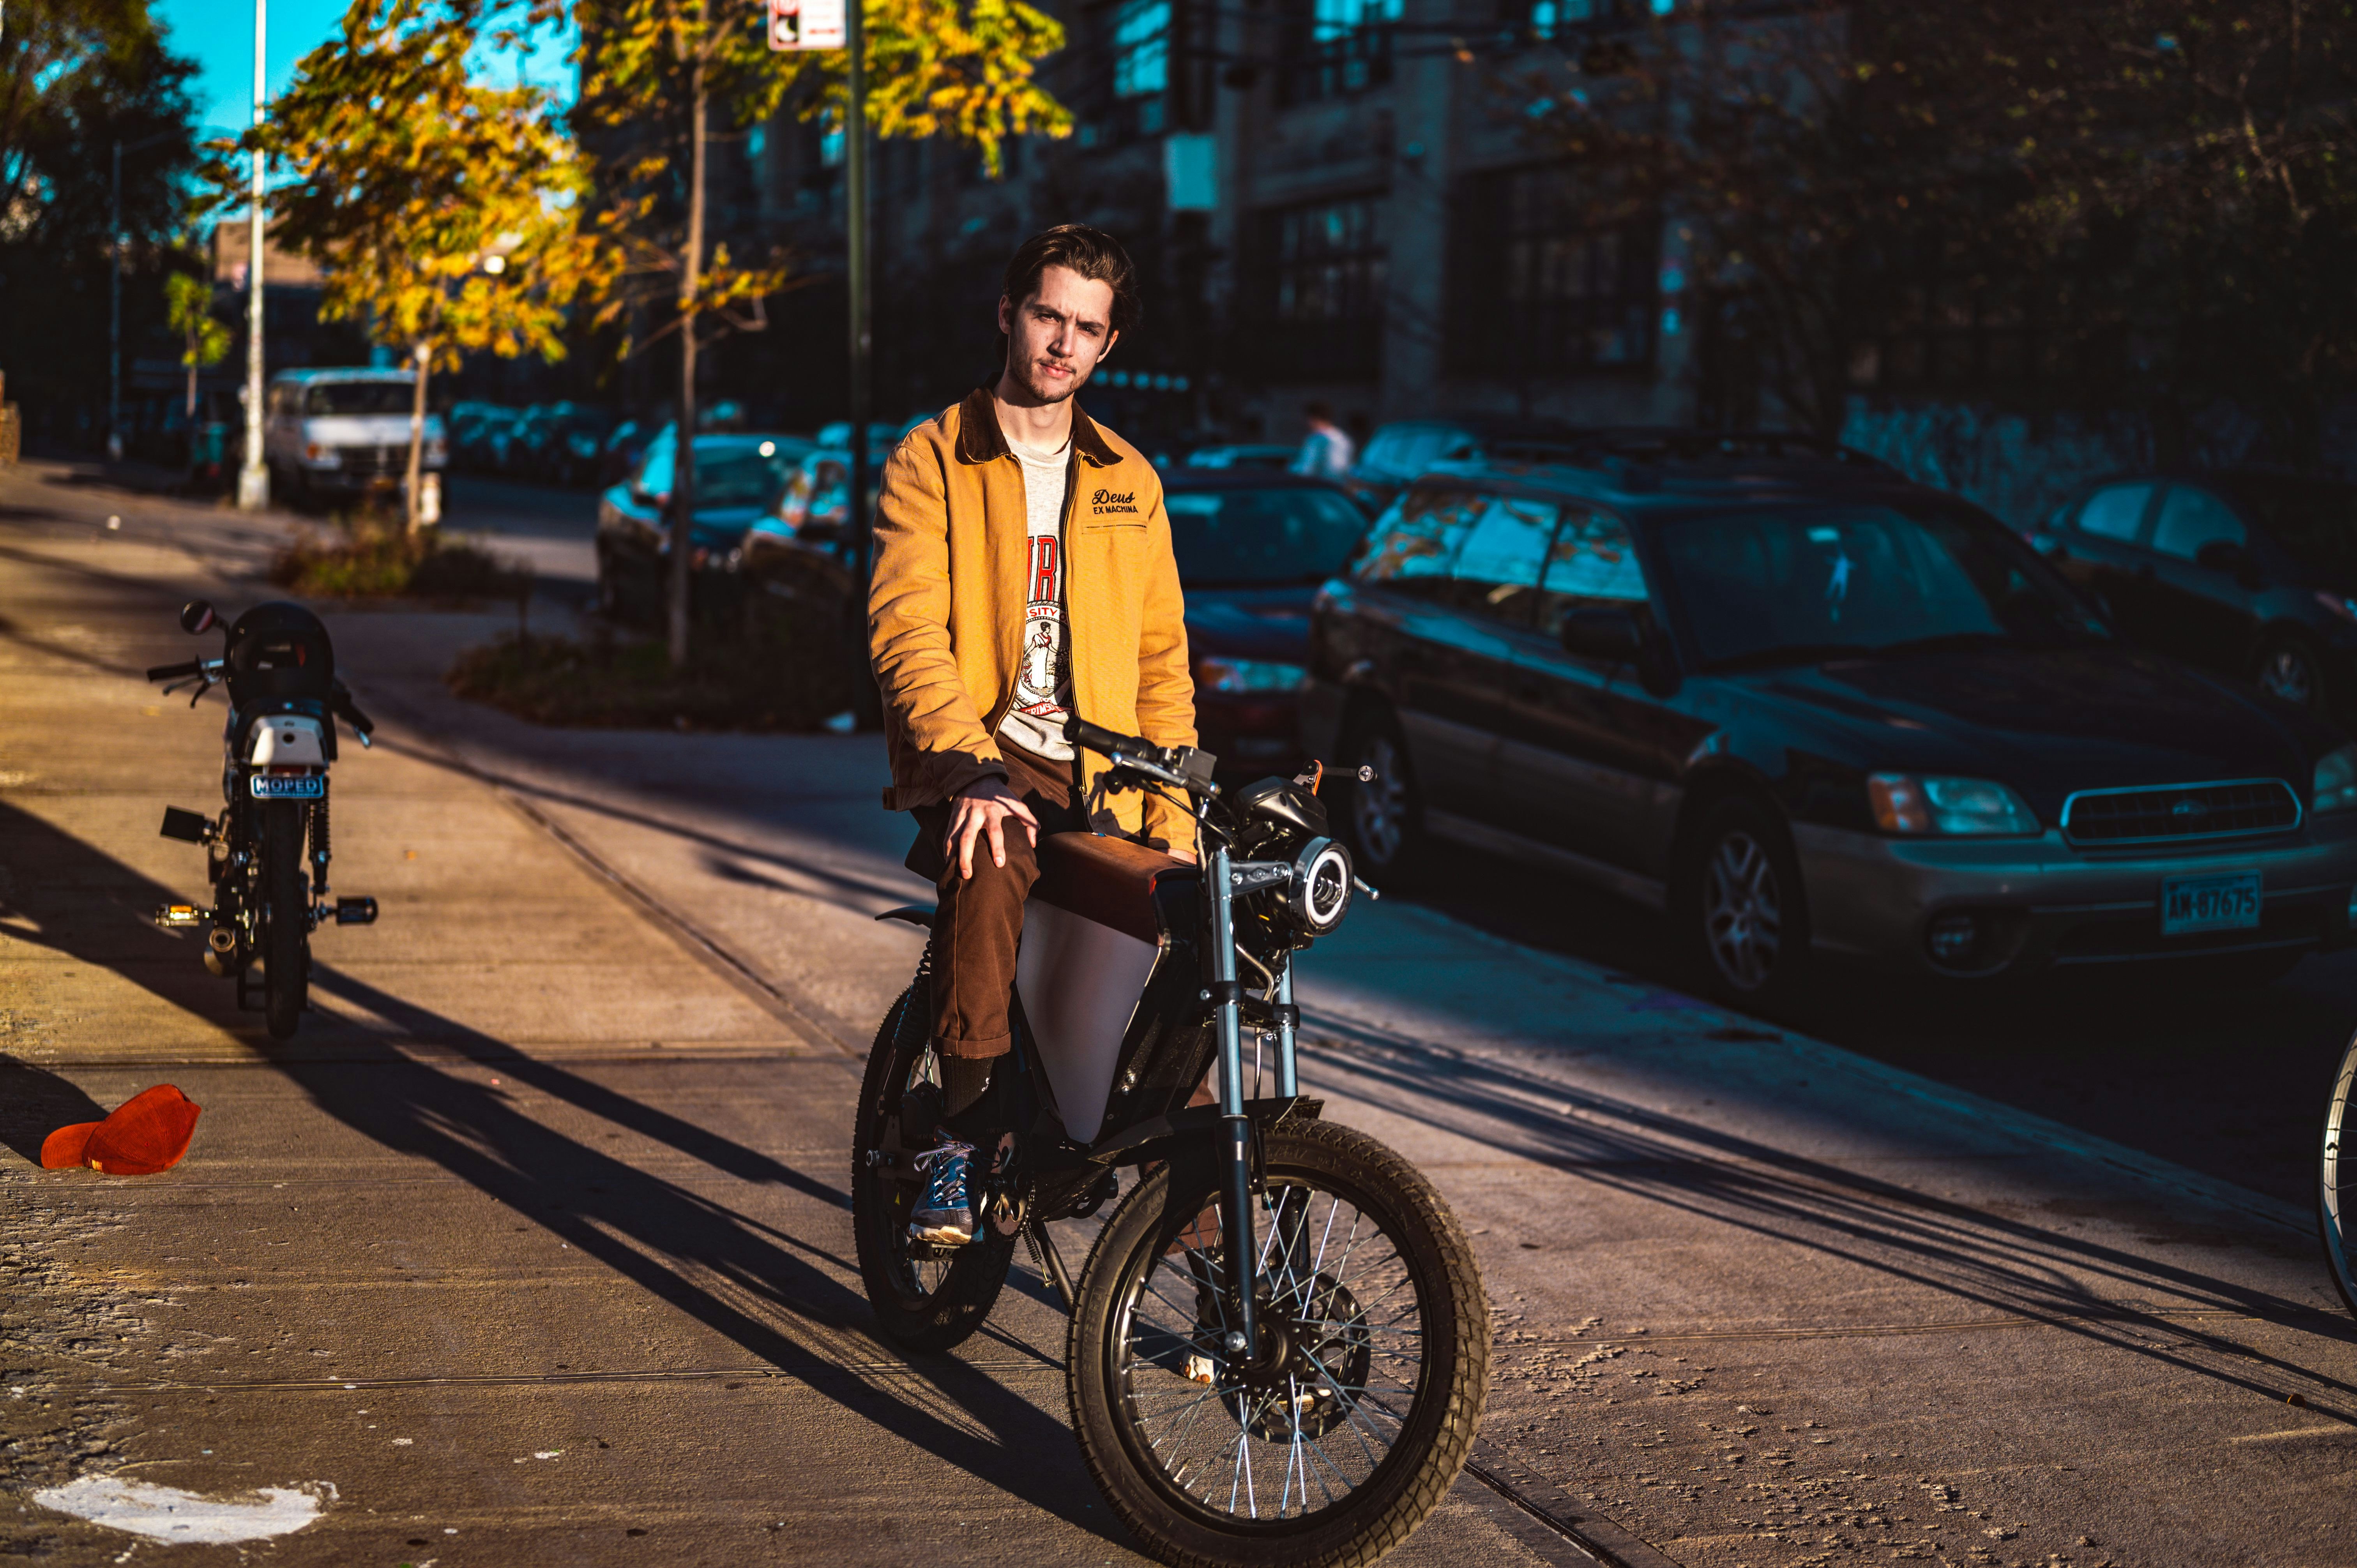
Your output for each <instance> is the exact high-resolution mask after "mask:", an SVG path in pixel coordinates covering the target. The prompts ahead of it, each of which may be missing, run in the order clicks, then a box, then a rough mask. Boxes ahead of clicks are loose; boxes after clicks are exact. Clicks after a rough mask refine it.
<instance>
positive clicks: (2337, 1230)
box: [2316, 1038, 2357, 1312]
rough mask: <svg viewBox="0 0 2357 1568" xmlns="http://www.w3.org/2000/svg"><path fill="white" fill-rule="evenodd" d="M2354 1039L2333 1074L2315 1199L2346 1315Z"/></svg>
mask: <svg viewBox="0 0 2357 1568" xmlns="http://www.w3.org/2000/svg"><path fill="white" fill-rule="evenodd" d="M2352 1134H2357V1038H2352V1040H2351V1041H2350V1042H2349V1048H2348V1049H2347V1050H2346V1051H2344V1052H2342V1053H2341V1070H2340V1071H2339V1072H2337V1073H2335V1074H2334V1075H2333V1079H2332V1097H2331V1099H2330V1101H2327V1103H2326V1107H2325V1112H2324V1167H2323V1172H2322V1180H2321V1182H2320V1183H2319V1187H2318V1191H2317V1199H2316V1219H2317V1230H2318V1232H2319V1235H2320V1236H2321V1238H2322V1240H2323V1241H2324V1261H2325V1262H2326V1264H2327V1265H2328V1266H2329V1267H2330V1269H2331V1271H2332V1283H2333V1284H2334V1285H2335V1286H2336V1287H2338V1288H2339V1290H2340V1292H2341V1300H2342V1301H2343V1302H2345V1303H2347V1304H2348V1306H2349V1310H2350V1311H2352V1312H2357V1272H2352V1271H2353V1270H2357V1259H2352V1256H2351V1249H2352V1245H2357V1242H2352V1237H2351V1234H2350V1232H2351V1230H2352V1227H2357V1146H2352V1144H2351V1143H2350V1139H2351V1137H2352Z"/></svg>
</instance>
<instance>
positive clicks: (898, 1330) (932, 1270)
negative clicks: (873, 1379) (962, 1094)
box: [851, 972, 1015, 1350]
mask: <svg viewBox="0 0 2357 1568" xmlns="http://www.w3.org/2000/svg"><path fill="white" fill-rule="evenodd" d="M929 1015H930V1014H929V1009H928V1008H927V1007H926V1005H925V983H924V976H923V974H922V972H920V974H919V976H918V982H917V983H916V984H913V985H911V986H909V989H908V990H906V991H904V992H902V993H900V1000H899V1001H898V1002H896V1003H894V1004H892V1010H891V1011H890V1012H888V1013H887V1014H886V1015H884V1022H883V1024H882V1025H881V1026H878V1027H877V1031H876V1043H875V1044H874V1045H873V1046H871V1047H868V1052H867V1071H866V1075H865V1077H864V1078H863V1079H861V1081H860V1085H859V1112H858V1122H857V1124H856V1126H855V1127H854V1128H853V1129H852V1137H851V1223H852V1228H853V1230H855V1231H856V1234H857V1240H858V1249H859V1273H860V1276H861V1279H862V1281H863V1282H864V1283H866V1287H867V1299H868V1302H869V1304H870V1305H873V1306H874V1307H875V1309H876V1326H877V1331H878V1332H880V1333H881V1334H882V1335H883V1336H884V1337H885V1338H887V1339H888V1340H890V1341H891V1342H892V1343H893V1344H895V1345H898V1346H899V1347H900V1348H902V1349H904V1350H946V1349H948V1348H950V1347H951V1346H952V1345H955V1344H957V1343H958V1342H960V1341H961V1340H963V1339H964V1338H965V1337H967V1336H968V1335H970V1334H972V1333H973V1332H974V1330H975V1329H977V1328H979V1327H981V1326H982V1324H983V1320H984V1319H985V1318H986V1317H988V1316H990V1309H991V1306H992V1305H993V1304H995V1303H996V1301H997V1300H998V1293H999V1291H1000V1290H1001V1289H1003V1288H1004V1287H1005V1285H1006V1269H1007V1265H1008V1263H1009V1262H1010V1261H1011V1260H1012V1258H1013V1256H1014V1252H1015V1238H1014V1236H1013V1235H1012V1234H1006V1233H1002V1232H1001V1231H1000V1230H998V1229H997V1227H996V1226H995V1225H993V1224H991V1223H990V1222H989V1221H987V1220H985V1221H984V1222H983V1223H982V1224H981V1225H979V1226H977V1227H976V1228H975V1231H974V1240H971V1241H969V1242H967V1243H966V1244H965V1245H964V1246H963V1247H955V1248H951V1247H942V1246H939V1245H936V1244H935V1243H932V1242H930V1241H919V1240H915V1239H914V1238H912V1237H910V1236H909V1217H910V1215H911V1214H913V1213H914V1212H915V1209H916V1206H917V1198H918V1197H919V1195H920V1192H921V1191H922V1184H921V1183H920V1181H919V1180H918V1179H916V1178H915V1177H914V1176H911V1175H909V1173H908V1172H907V1171H906V1170H905V1169H903V1168H902V1167H901V1166H900V1165H899V1162H900V1161H901V1160H902V1159H904V1158H905V1156H906V1155H907V1154H908V1153H909V1151H910V1150H915V1149H924V1148H928V1147H931V1144H932V1129H931V1127H916V1126H910V1127H908V1128H906V1129H905V1132H904V1128H903V1122H905V1121H906V1120H907V1118H908V1117H909V1115H911V1114H919V1115H930V1116H938V1115H939V1114H940V1088H939V1086H940V1083H941V1072H940V1067H939V1063H938V1062H937V1061H936V1060H935V1058H934V1056H933V1052H932V1050H931V1047H930V1046H929V1045H928V1044H927V1041H926V1033H927V1030H926V1024H927V1020H928V1017H929ZM929 1090H930V1092H929ZM928 1104H930V1105H931V1111H930V1112H920V1111H916V1110H915V1109H914V1108H917V1107H923V1106H926V1105H928Z"/></svg>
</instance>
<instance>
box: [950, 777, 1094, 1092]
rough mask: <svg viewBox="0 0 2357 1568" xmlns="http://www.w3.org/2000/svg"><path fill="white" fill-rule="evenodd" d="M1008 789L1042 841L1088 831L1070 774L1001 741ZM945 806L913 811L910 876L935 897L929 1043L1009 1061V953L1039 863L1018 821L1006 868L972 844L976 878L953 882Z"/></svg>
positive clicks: (986, 846)
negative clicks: (926, 882) (924, 879)
mask: <svg viewBox="0 0 2357 1568" xmlns="http://www.w3.org/2000/svg"><path fill="white" fill-rule="evenodd" d="M998 745H999V751H1000V752H1001V754H1002V755H1003V756H1004V757H1006V774H1007V779H1006V783H1007V788H1008V789H1012V790H1014V791H1015V793H1016V794H1017V795H1018V796H1020V797H1021V798H1022V800H1023V803H1024V804H1025V805H1027V806H1028V807H1030V808H1031V814H1032V815H1033V816H1036V817H1038V818H1039V836H1040V838H1042V839H1045V838H1047V837H1048V835H1049V834H1050V833H1071V832H1088V831H1089V822H1088V813H1087V812H1086V811H1084V810H1082V805H1081V801H1080V788H1079V779H1078V774H1077V765H1076V764H1075V763H1071V762H1051V761H1049V759H1048V758H1046V757H1039V756H1035V755H1033V754H1032V753H1030V752H1028V751H1025V750H1024V749H1023V748H1022V747H1020V746H1013V745H1010V744H1008V743H1007V742H1006V740H1005V739H1004V738H1001V740H1000V741H999V743H998ZM955 810H956V808H955V806H954V805H953V804H952V802H950V801H946V800H944V801H942V802H940V803H938V804H936V805H931V806H920V807H918V808H917V809H916V810H915V811H911V812H910V813H909V815H910V816H912V817H914V818H916V820H917V842H916V843H915V844H914V845H913V846H912V847H911V848H910V849H909V858H908V862H907V864H908V867H909V870H911V871H913V872H915V873H916V874H917V875H920V876H930V877H931V878H932V879H933V886H935V887H937V888H939V889H940V891H941V908H940V912H939V913H938V914H936V915H935V916H934V918H933V1041H934V1043H935V1045H936V1046H938V1047H939V1048H940V1049H941V1050H942V1053H943V1054H944V1055H947V1056H952V1057H969V1058H989V1057H999V1056H1004V1055H1006V1051H1007V1049H1008V1047H1009V1045H1010V1044H1011V1041H1012V1036H1013V1029H1012V1028H1011V1027H1010V1026H1009V1025H1008V1024H1007V1021H1006V1004H1007V999H1008V997H1009V996H1010V995H1011V994H1012V993H1013V992H1014V989H1015V947H1016V943H1017V940H1020V939H1021V937H1022V935H1023V900H1024V899H1026V898H1028V897H1030V895H1031V886H1032V884H1034V883H1035V882H1037V881H1039V852H1038V851H1037V850H1035V849H1034V848H1033V847H1032V844H1031V839H1030V835H1029V834H1028V833H1027V832H1025V831H1024V828H1023V824H1022V823H1021V822H1019V821H1016V820H1014V819H1012V818H1010V819H1009V820H1008V821H1007V822H1006V865H993V864H992V863H991V858H990V840H989V839H988V837H986V836H977V837H976V838H975V840H974V875H973V876H972V877H971V878H967V877H963V876H960V875H958V863H957V853H956V850H955V848H954V846H952V845H948V844H946V843H943V842H942V841H943V837H944V835H945V834H946V833H947V832H949V825H950V819H951V817H952V815H953V814H954V812H955Z"/></svg>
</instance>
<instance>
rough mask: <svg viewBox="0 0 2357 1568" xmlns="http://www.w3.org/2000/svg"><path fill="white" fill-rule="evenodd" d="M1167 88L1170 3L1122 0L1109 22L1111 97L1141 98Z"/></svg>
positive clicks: (1165, 0)
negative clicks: (1111, 66) (1111, 74)
mask: <svg viewBox="0 0 2357 1568" xmlns="http://www.w3.org/2000/svg"><path fill="white" fill-rule="evenodd" d="M1169 85H1170V0H1123V4H1122V5H1121V6H1120V8H1119V9H1118V10H1116V11H1114V18H1113V95H1114V97H1115V98H1143V97H1145V96H1146V95H1147V94H1148V93H1153V92H1161V91H1166V90H1167V89H1168V87H1169Z"/></svg>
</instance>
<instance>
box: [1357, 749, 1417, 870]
mask: <svg viewBox="0 0 2357 1568" xmlns="http://www.w3.org/2000/svg"><path fill="white" fill-rule="evenodd" d="M1342 757H1343V762H1342V767H1343V770H1344V772H1345V774H1346V776H1347V782H1348V793H1347V795H1346V796H1345V800H1344V805H1343V809H1342V831H1343V833H1344V835H1345V836H1346V837H1347V838H1349V840H1350V841H1351V856H1352V858H1353V859H1355V860H1356V861H1357V863H1358V866H1359V869H1360V870H1361V871H1362V872H1364V873H1365V874H1366V875H1368V876H1369V877H1371V878H1372V879H1374V880H1375V881H1377V882H1381V883H1386V884H1389V885H1392V886H1396V885H1397V884H1398V883H1399V882H1400V881H1401V879H1403V878H1405V877H1407V876H1410V875H1414V874H1415V871H1416V870H1417V869H1418V868H1419V866H1420V865H1421V864H1422V862H1423V858H1424V854H1423V852H1424V847H1425V843H1424V801H1423V799H1422V797H1421V796H1420V795H1419V794H1418V793H1417V791H1416V787H1415V773H1414V772H1413V771H1411V770H1410V768H1409V767H1408V760H1407V744H1406V742H1405V740H1403V739H1402V738H1401V736H1400V732H1399V725H1396V724H1394V722H1393V721H1392V718H1391V716H1390V715H1389V714H1383V713H1372V714H1362V715H1361V717H1360V718H1359V719H1358V720H1356V721H1355V722H1354V723H1353V724H1352V725H1351V729H1350V732H1349V734H1348V735H1347V736H1345V737H1344V739H1343V743H1342ZM1362 774H1370V775H1372V777H1368V778H1366V779H1364V780H1363V781H1362V780H1361V775H1362Z"/></svg>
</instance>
